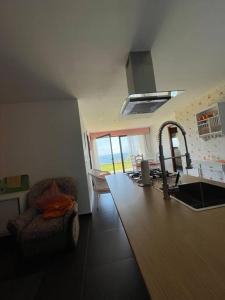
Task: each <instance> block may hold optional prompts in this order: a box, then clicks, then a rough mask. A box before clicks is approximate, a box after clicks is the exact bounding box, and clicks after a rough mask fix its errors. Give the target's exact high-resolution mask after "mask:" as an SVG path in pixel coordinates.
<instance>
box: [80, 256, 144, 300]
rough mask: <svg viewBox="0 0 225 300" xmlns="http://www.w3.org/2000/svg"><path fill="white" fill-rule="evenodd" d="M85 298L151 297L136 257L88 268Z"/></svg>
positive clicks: (107, 299) (139, 298)
mask: <svg viewBox="0 0 225 300" xmlns="http://www.w3.org/2000/svg"><path fill="white" fill-rule="evenodd" d="M83 299H85V300H95V299H96V300H103V299H104V300H111V299H116V300H120V299H121V300H128V299H129V300H145V299H146V300H147V299H150V297H149V295H148V293H147V290H146V288H145V285H144V283H143V279H142V277H141V276H140V273H139V270H138V268H137V265H136V262H135V260H134V259H132V258H130V259H125V260H122V261H117V262H114V263H112V264H107V265H103V266H98V267H96V268H92V269H88V270H87V274H86V282H85V289H84V297H83Z"/></svg>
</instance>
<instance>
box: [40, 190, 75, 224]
mask: <svg viewBox="0 0 225 300" xmlns="http://www.w3.org/2000/svg"><path fill="white" fill-rule="evenodd" d="M73 206H74V201H73V200H72V198H71V196H67V195H63V194H62V195H57V196H54V197H53V198H52V199H51V201H50V202H49V203H46V205H43V207H42V212H43V218H44V219H49V218H56V217H60V216H63V215H65V213H66V212H67V211H68V210H70V209H71V208H73Z"/></svg>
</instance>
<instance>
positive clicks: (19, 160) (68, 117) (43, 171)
mask: <svg viewBox="0 0 225 300" xmlns="http://www.w3.org/2000/svg"><path fill="white" fill-rule="evenodd" d="M0 127H1V139H0V149H1V157H0V158H1V159H0V163H1V165H0V176H10V175H17V174H28V175H29V176H30V182H31V185H32V184H34V183H35V182H37V181H38V180H41V179H43V178H47V177H57V176H73V177H75V179H76V182H77V187H78V202H79V212H80V213H88V212H90V200H89V191H88V183H87V175H86V167H85V159H84V152H83V145H82V135H81V126H80V116H79V110H78V105H77V101H76V100H68V101H62V102H61V101H45V102H35V103H20V104H2V105H0Z"/></svg>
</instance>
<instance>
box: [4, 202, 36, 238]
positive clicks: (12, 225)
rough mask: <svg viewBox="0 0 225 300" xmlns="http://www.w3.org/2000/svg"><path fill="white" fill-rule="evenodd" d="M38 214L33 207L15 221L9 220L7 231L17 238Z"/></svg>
mask: <svg viewBox="0 0 225 300" xmlns="http://www.w3.org/2000/svg"><path fill="white" fill-rule="evenodd" d="M37 214H38V212H37V210H36V209H35V208H33V207H31V208H29V209H27V210H26V211H25V212H24V213H23V214H22V215H20V216H18V217H17V218H15V219H13V220H9V222H8V224H7V229H8V230H9V232H11V233H12V234H14V235H16V236H17V237H18V236H19V234H20V233H21V231H22V230H23V229H24V228H25V227H26V226H27V225H28V224H29V223H30V222H31V221H32V219H33V218H34V217H36V216H37Z"/></svg>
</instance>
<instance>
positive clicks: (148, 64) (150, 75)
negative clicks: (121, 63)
mask: <svg viewBox="0 0 225 300" xmlns="http://www.w3.org/2000/svg"><path fill="white" fill-rule="evenodd" d="M126 75H127V85H128V93H129V96H128V97H127V98H126V100H125V102H124V104H123V106H122V109H121V113H122V115H124V116H127V115H132V114H144V113H152V112H154V111H155V110H157V109H158V108H159V107H160V106H162V105H163V104H165V103H166V102H167V101H169V100H170V99H171V98H173V97H176V96H177V95H179V94H181V93H182V92H183V90H173V91H164V92H157V91H156V84H155V76H154V69H153V63H152V57H151V53H150V51H138V52H130V54H129V57H128V60H127V64H126Z"/></svg>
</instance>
